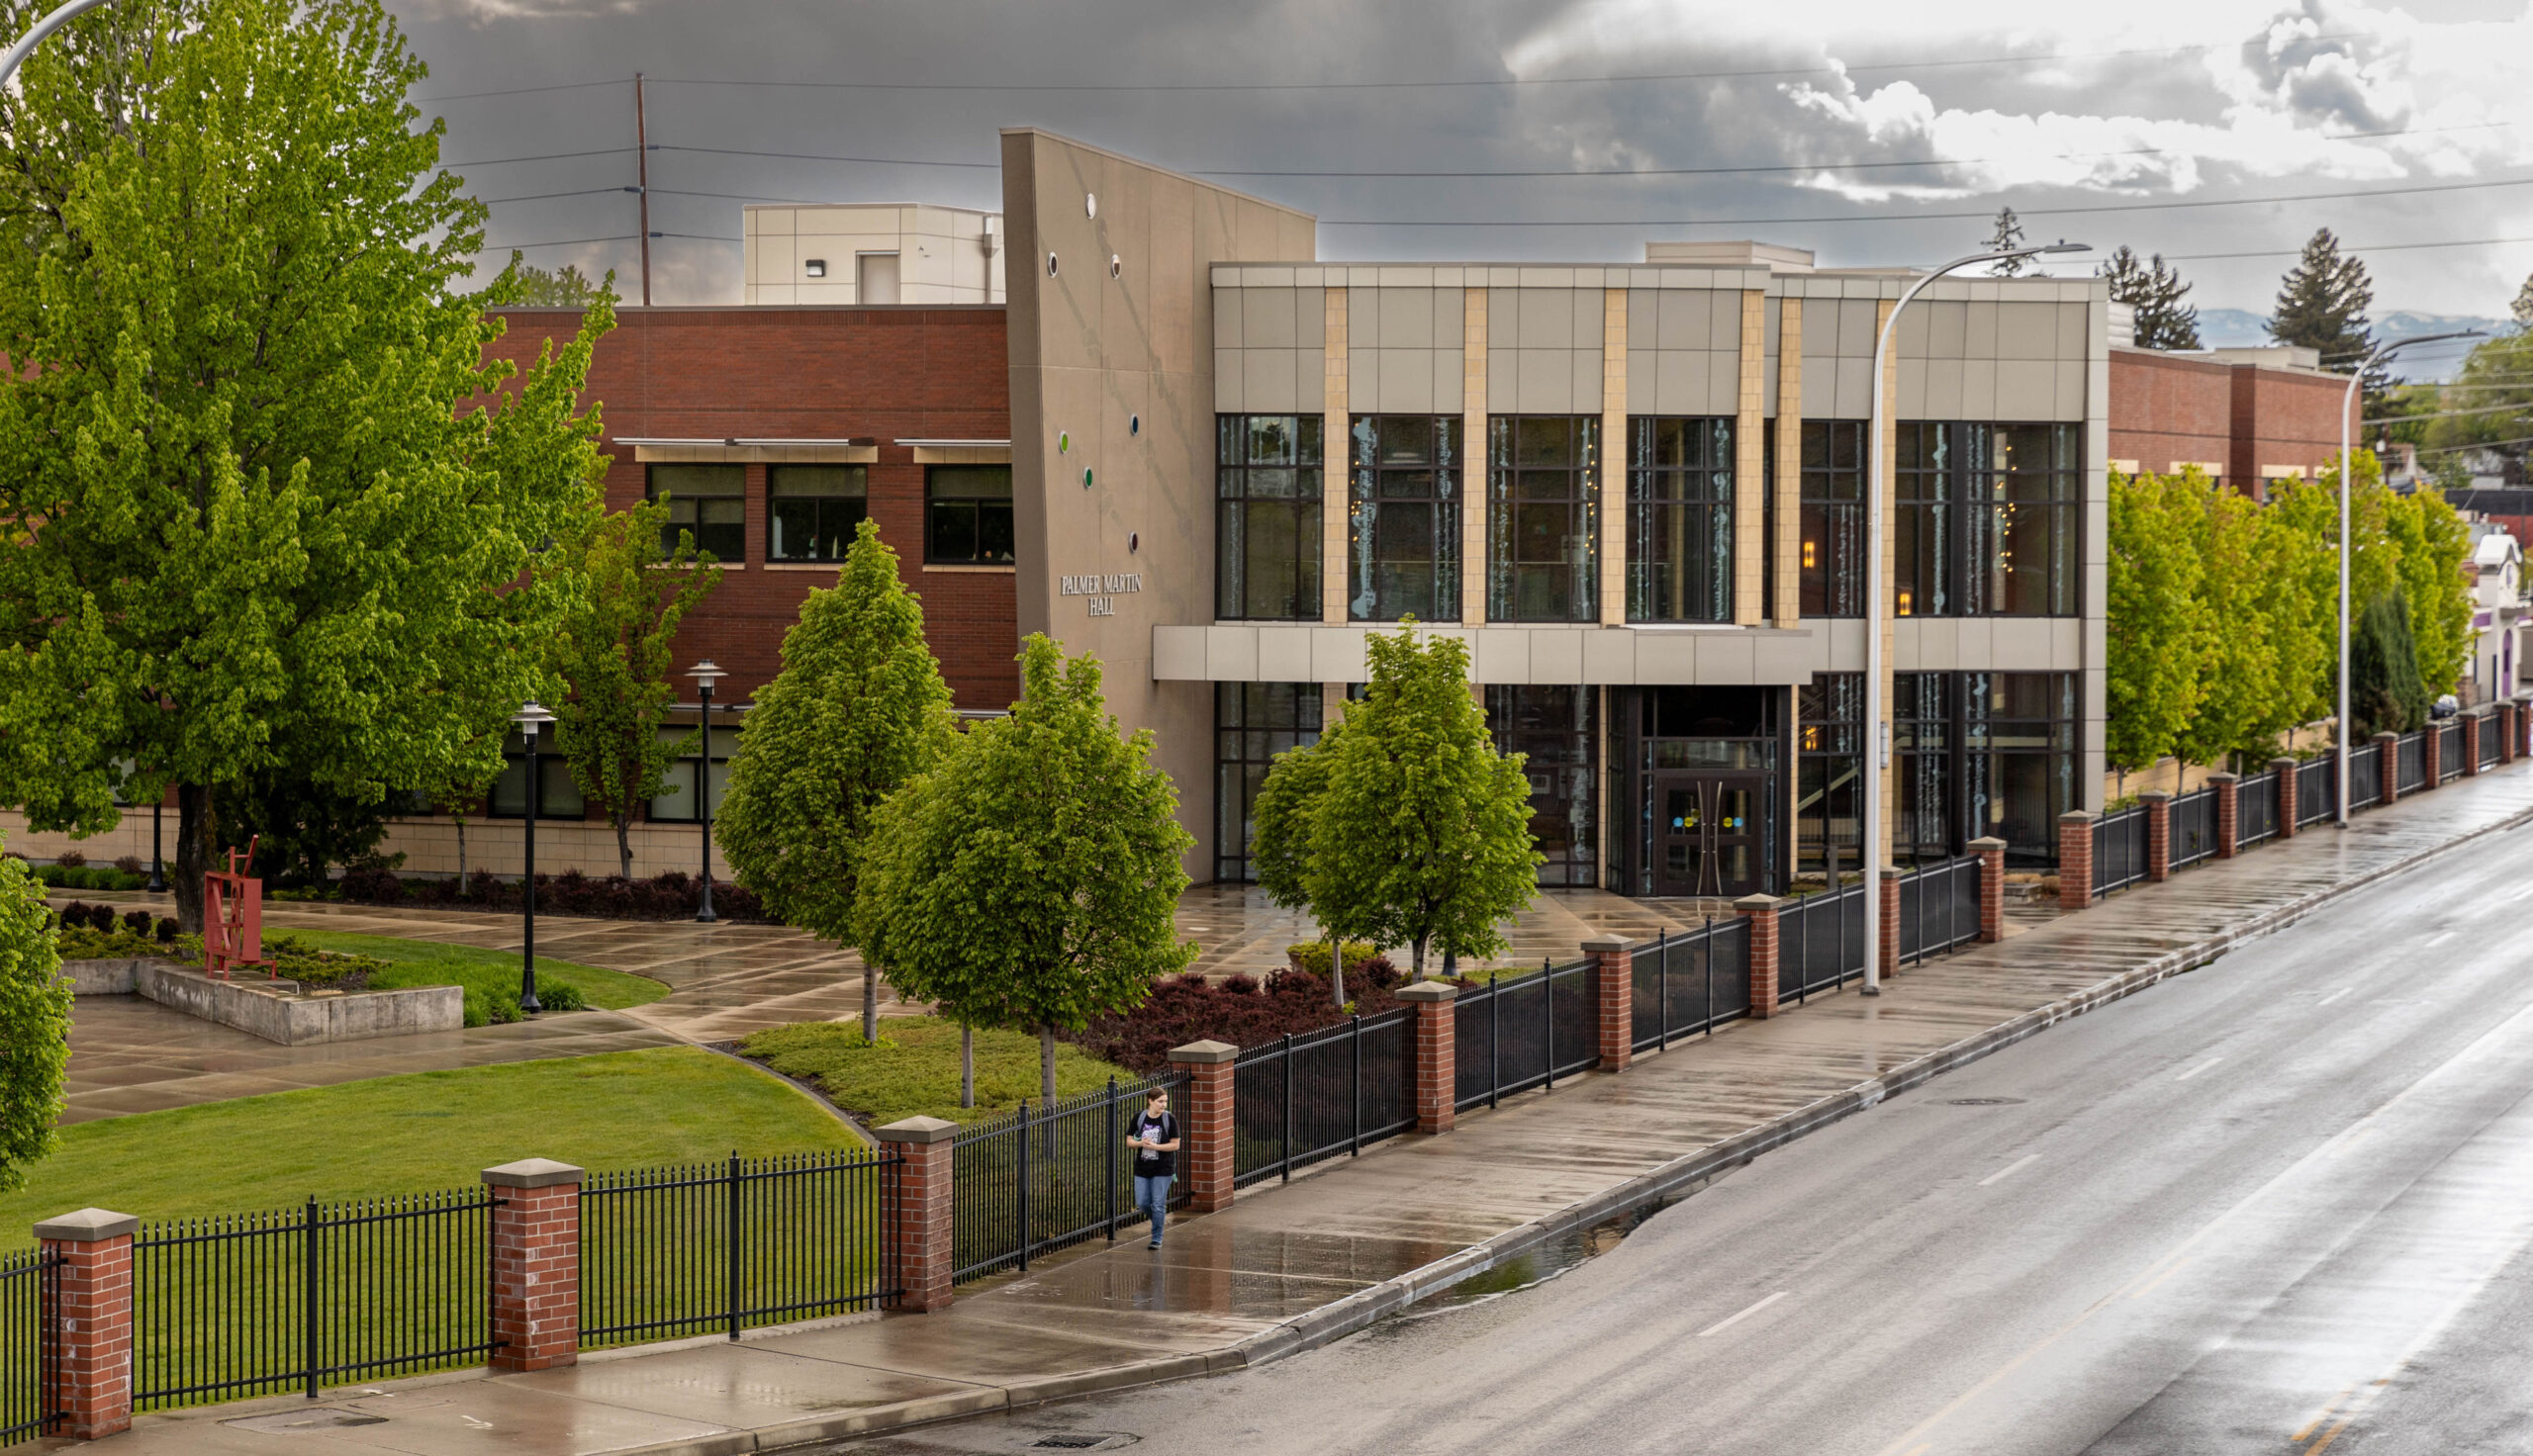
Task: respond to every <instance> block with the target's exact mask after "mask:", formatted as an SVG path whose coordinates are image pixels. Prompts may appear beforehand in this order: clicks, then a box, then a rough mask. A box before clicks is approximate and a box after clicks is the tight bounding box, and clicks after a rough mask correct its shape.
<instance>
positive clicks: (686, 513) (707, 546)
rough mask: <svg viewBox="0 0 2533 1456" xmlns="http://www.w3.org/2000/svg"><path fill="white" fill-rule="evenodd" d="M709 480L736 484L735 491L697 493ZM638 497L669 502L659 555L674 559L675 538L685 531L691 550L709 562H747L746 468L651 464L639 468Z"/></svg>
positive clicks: (717, 463)
mask: <svg viewBox="0 0 2533 1456" xmlns="http://www.w3.org/2000/svg"><path fill="white" fill-rule="evenodd" d="M706 472H708V473H709V475H708V476H707V475H706ZM681 476H684V477H686V482H685V484H684V485H683V486H681V484H680V483H679V477H681ZM710 478H719V479H722V480H726V481H730V482H734V483H735V485H736V489H732V490H708V491H707V490H704V489H701V488H700V487H701V483H702V482H704V480H706V479H710ZM642 495H643V499H645V500H661V499H663V498H665V499H666V500H668V502H669V518H668V519H667V520H665V521H662V522H661V523H660V552H661V554H662V555H673V554H675V552H676V551H677V549H678V535H679V533H680V532H685V533H688V534H690V535H692V536H693V537H694V538H695V549H696V550H697V551H698V552H700V553H702V554H703V555H704V557H705V558H706V559H708V560H711V561H714V562H720V563H728V564H738V563H743V562H745V561H746V560H747V554H748V468H747V467H746V466H744V465H737V464H733V463H731V462H728V461H711V460H704V461H666V460H657V461H652V462H650V463H648V464H646V465H645V466H644V467H643V473H642Z"/></svg>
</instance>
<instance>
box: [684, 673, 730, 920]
mask: <svg viewBox="0 0 2533 1456" xmlns="http://www.w3.org/2000/svg"><path fill="white" fill-rule="evenodd" d="M686 676H688V677H690V678H692V679H694V680H695V690H696V693H697V694H698V695H699V696H700V697H702V698H703V700H704V758H703V761H702V762H700V763H698V764H697V765H696V766H695V818H696V821H697V822H698V823H700V824H702V825H703V826H704V898H703V901H702V902H701V905H700V907H699V908H698V909H697V910H696V912H695V920H696V923H697V924H698V925H710V924H712V922H713V921H714V919H715V918H716V917H715V916H714V915H713V914H712V684H713V683H718V682H720V681H721V680H722V679H724V678H726V677H728V676H730V675H729V674H727V673H725V672H722V671H721V669H720V668H719V667H717V666H716V665H714V663H713V661H712V659H710V658H708V657H707V658H705V659H704V661H702V662H700V663H697V664H696V665H695V666H694V667H691V668H689V669H687V670H686Z"/></svg>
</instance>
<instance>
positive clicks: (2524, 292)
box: [2507, 276, 2533, 325]
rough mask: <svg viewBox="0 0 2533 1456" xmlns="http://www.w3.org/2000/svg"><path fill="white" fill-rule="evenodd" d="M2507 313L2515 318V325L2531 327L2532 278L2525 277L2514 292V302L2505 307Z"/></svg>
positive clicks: (2532, 311) (2532, 321) (2532, 317)
mask: <svg viewBox="0 0 2533 1456" xmlns="http://www.w3.org/2000/svg"><path fill="white" fill-rule="evenodd" d="M2507 312H2508V313H2510V314H2513V315H2514V316H2515V321H2516V322H2517V323H2519V324H2525V325H2533V276H2527V277H2526V278H2525V280H2524V284H2523V286H2522V287H2520V288H2518V289H2517V290H2516V291H2515V302H2514V303H2512V304H2510V305H2508V306H2507Z"/></svg>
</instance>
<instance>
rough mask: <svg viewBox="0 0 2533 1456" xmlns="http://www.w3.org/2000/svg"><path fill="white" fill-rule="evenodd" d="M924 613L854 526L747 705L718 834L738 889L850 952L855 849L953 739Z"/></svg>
mask: <svg viewBox="0 0 2533 1456" xmlns="http://www.w3.org/2000/svg"><path fill="white" fill-rule="evenodd" d="M950 702H951V697H950V686H949V684H948V683H944V682H943V681H942V680H941V666H940V664H938V663H936V662H934V661H933V657H932V650H931V648H930V647H929V646H927V645H926V644H925V642H924V638H923V605H922V603H921V602H920V601H919V600H917V598H916V597H915V594H914V593H913V592H908V591H907V590H906V589H905V584H904V583H903V582H902V581H901V580H900V579H899V578H898V575H897V553H896V552H894V551H892V550H891V549H890V548H889V546H888V545H887V543H885V542H883V541H882V540H881V539H880V527H879V525H878V523H877V522H875V521H870V520H865V521H863V522H862V524H861V525H860V526H859V527H857V528H856V530H855V533H854V538H853V545H852V546H851V547H849V548H848V549H847V550H846V552H845V556H844V569H843V571H842V572H841V573H839V574H838V576H837V578H836V584H835V587H834V588H833V590H819V591H813V592H810V593H809V599H808V600H807V601H805V602H803V603H801V606H800V620H799V621H798V622H797V623H796V624H795V625H794V626H793V628H792V630H791V631H790V632H788V633H786V634H784V638H783V671H782V672H781V673H780V674H778V675H777V676H776V677H775V680H774V681H773V682H772V683H768V684H766V686H765V687H764V688H763V689H762V690H760V691H759V692H758V693H757V695H756V706H755V708H754V709H752V710H751V711H750V712H749V714H748V731H747V733H746V734H745V735H744V736H743V737H742V738H741V739H740V740H739V752H738V757H737V758H736V759H735V760H733V761H732V763H731V765H730V791H729V795H728V797H727V798H726V799H725V800H724V801H723V802H722V805H721V816H720V821H719V824H718V829H719V835H720V841H721V853H722V854H723V855H725V856H727V857H728V858H729V862H730V866H731V869H732V870H733V871H734V872H735V873H736V875H737V877H738V881H739V883H741V884H743V885H746V886H747V887H748V888H750V889H752V890H755V891H756V892H757V893H758V894H759V895H760V896H762V897H763V898H764V901H765V907H766V909H767V910H769V911H771V912H772V913H773V914H774V915H775V916H777V917H778V918H780V919H782V920H784V921H786V922H787V923H789V924H792V925H797V926H798V927H800V928H801V929H802V930H805V931H808V932H810V933H811V934H812V935H818V936H823V937H825V938H826V939H828V940H831V941H834V942H836V943H837V944H838V945H845V946H849V945H852V944H853V942H854V933H853V905H854V897H855V894H856V892H857V890H858V888H859V885H860V880H861V875H860V867H861V863H862V856H863V846H864V842H865V841H866V840H867V839H868V838H869V837H870V835H871V832H872V826H873V822H874V819H875V816H877V814H878V813H879V809H880V804H881V801H882V800H884V799H886V798H887V797H888V796H889V795H890V794H891V793H892V792H894V791H895V790H896V788H897V786H898V785H899V784H902V783H904V782H905V781H906V780H908V779H910V778H912V777H914V776H915V775H916V774H920V773H922V772H924V771H925V770H926V769H929V768H930V767H932V765H933V764H934V762H935V761H937V760H938V759H939V758H940V757H941V756H942V755H943V754H944V753H946V752H947V751H948V750H949V748H950V746H951V744H952V742H953V741H954V740H955V739H956V738H957V736H958V727H957V723H956V720H955V719H954V718H953V717H952V716H951V711H950ZM879 986H880V971H879V967H878V966H877V965H874V964H869V963H866V964H865V966H864V973H863V977H862V1037H863V1041H864V1042H866V1043H873V1042H877V1041H878V1039H879V1035H880V1029H879V1027H880V991H879Z"/></svg>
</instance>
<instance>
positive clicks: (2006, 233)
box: [1980, 208, 2031, 278]
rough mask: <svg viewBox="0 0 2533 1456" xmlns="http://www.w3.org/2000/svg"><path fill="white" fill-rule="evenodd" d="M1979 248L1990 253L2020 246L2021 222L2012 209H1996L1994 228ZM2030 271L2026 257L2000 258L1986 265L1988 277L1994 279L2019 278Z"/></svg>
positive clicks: (2029, 262)
mask: <svg viewBox="0 0 2533 1456" xmlns="http://www.w3.org/2000/svg"><path fill="white" fill-rule="evenodd" d="M1980 246H1981V247H1982V248H1984V249H1986V250H1987V251H1989V252H1992V253H1994V252H2003V251H2005V250H2006V249H2007V248H2010V247H2020V246H2022V220H2021V219H2020V218H2017V217H2016V216H2015V210H2014V209H2013V208H1999V209H1997V224H1996V227H1993V228H1991V229H1990V230H1989V233H1988V240H1987V241H1986V242H1984V243H1981V244H1980ZM2030 271H2031V259H2029V258H2027V257H2024V258H2000V259H1998V260H1997V261H1996V262H1993V263H1990V264H1989V265H1988V273H1989V275H1990V276H1991V277H1995V278H2020V277H2021V276H2022V275H2024V274H2025V273H2028V272H2030Z"/></svg>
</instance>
